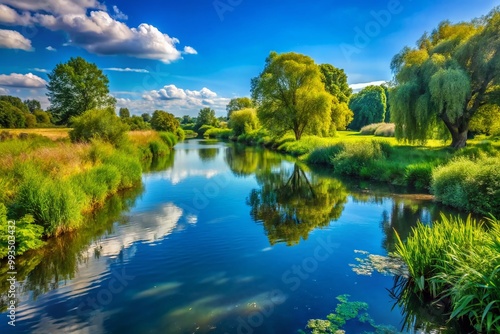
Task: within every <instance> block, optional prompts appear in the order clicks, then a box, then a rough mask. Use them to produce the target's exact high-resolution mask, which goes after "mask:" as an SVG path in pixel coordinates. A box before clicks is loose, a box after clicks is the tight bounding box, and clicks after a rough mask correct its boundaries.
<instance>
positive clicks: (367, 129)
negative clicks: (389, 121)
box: [359, 123, 385, 135]
mask: <svg viewBox="0 0 500 334" xmlns="http://www.w3.org/2000/svg"><path fill="white" fill-rule="evenodd" d="M384 124H385V123H373V124H369V125H365V126H363V127H362V128H361V130H359V132H360V133H361V134H362V135H374V134H375V131H377V129H378V128H379V127H380V126H382V125H384Z"/></svg>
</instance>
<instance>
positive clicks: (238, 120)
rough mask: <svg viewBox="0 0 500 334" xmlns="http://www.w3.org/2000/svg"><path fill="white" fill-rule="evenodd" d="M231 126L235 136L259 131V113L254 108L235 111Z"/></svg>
mask: <svg viewBox="0 0 500 334" xmlns="http://www.w3.org/2000/svg"><path fill="white" fill-rule="evenodd" d="M229 126H230V127H231V128H232V129H233V132H234V135H235V136H239V135H242V134H244V133H249V132H251V131H253V130H257V129H258V128H259V119H258V118H257V111H256V110H255V109H252V108H246V109H242V110H237V111H233V112H232V113H231V116H230V119H229Z"/></svg>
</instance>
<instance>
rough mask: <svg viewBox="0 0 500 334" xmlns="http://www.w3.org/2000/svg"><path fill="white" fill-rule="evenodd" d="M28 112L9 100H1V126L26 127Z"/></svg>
mask: <svg viewBox="0 0 500 334" xmlns="http://www.w3.org/2000/svg"><path fill="white" fill-rule="evenodd" d="M25 115H26V113H23V112H22V111H21V110H20V109H19V108H17V107H15V106H13V105H12V104H10V103H9V102H7V101H5V100H4V101H2V100H0V127H1V128H24V127H25V126H26V117H25Z"/></svg>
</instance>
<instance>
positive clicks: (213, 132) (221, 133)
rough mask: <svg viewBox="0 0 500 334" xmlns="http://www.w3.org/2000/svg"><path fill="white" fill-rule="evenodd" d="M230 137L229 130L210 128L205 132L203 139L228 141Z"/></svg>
mask: <svg viewBox="0 0 500 334" xmlns="http://www.w3.org/2000/svg"><path fill="white" fill-rule="evenodd" d="M232 135H233V131H232V130H231V129H219V128H212V129H209V130H207V131H206V132H205V137H208V138H219V139H229V138H230V137H231V136H232Z"/></svg>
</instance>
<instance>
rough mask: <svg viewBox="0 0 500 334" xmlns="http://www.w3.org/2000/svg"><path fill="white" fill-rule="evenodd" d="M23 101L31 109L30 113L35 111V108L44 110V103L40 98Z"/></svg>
mask: <svg viewBox="0 0 500 334" xmlns="http://www.w3.org/2000/svg"><path fill="white" fill-rule="evenodd" d="M23 103H24V105H25V106H26V107H27V108H28V109H29V111H30V113H34V112H35V110H42V105H41V104H40V101H38V100H34V99H28V100H24V101H23Z"/></svg>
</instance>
